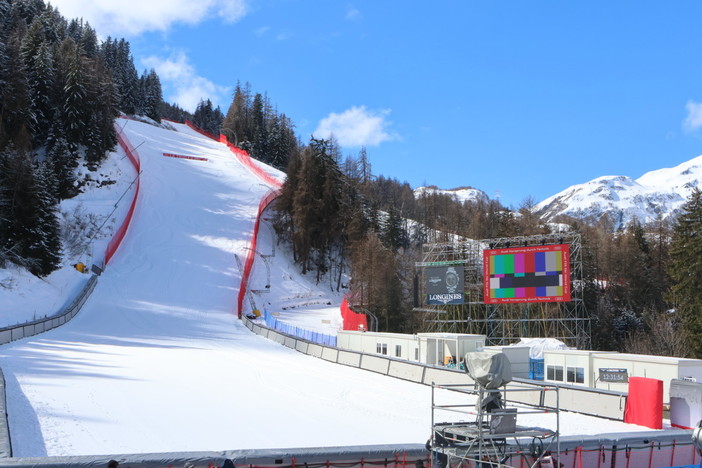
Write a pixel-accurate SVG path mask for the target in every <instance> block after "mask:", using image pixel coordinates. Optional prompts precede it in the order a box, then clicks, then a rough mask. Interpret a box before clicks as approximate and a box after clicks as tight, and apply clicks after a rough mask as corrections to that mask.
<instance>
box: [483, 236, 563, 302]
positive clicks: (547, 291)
mask: <svg viewBox="0 0 702 468" xmlns="http://www.w3.org/2000/svg"><path fill="white" fill-rule="evenodd" d="M568 301H570V246H569V245H568V244H556V245H539V246H528V247H510V248H504V249H486V250H484V251H483V302H484V303H485V304H500V303H516V302H568Z"/></svg>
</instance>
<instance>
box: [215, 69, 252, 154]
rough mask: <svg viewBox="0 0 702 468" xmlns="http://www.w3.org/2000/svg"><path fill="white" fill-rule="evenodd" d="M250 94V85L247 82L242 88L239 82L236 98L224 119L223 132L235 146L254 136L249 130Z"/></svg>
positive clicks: (235, 93)
mask: <svg viewBox="0 0 702 468" xmlns="http://www.w3.org/2000/svg"><path fill="white" fill-rule="evenodd" d="M250 96H251V90H250V85H249V84H248V83H246V86H245V87H244V88H242V87H241V85H240V84H239V82H237V84H236V89H235V90H234V98H233V100H232V103H231V105H230V106H229V109H228V110H227V116H226V117H225V118H224V120H223V121H222V134H224V135H225V136H226V137H227V139H228V140H229V141H230V142H231V143H232V144H234V145H235V146H240V145H241V144H242V143H243V142H244V141H247V140H249V139H251V137H252V135H251V134H250V131H249V114H250V103H249V100H250Z"/></svg>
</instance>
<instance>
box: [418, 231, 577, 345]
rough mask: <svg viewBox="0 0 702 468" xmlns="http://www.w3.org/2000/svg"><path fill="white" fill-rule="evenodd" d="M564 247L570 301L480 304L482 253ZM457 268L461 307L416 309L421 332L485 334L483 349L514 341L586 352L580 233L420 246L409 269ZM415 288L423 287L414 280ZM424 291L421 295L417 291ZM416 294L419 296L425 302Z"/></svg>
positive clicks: (422, 307)
mask: <svg viewBox="0 0 702 468" xmlns="http://www.w3.org/2000/svg"><path fill="white" fill-rule="evenodd" d="M547 244H568V245H569V252H570V284H571V300H570V302H527V303H509V304H485V303H484V302H483V250H485V249H502V248H509V247H522V246H523V247H529V246H540V245H547ZM443 265H462V266H463V268H464V276H463V280H464V297H465V301H464V303H463V304H456V305H422V306H421V307H417V308H415V311H416V312H418V313H421V314H422V317H423V320H422V323H423V327H422V328H423V331H425V332H442V333H472V334H479V335H485V336H486V337H487V339H486V342H487V343H486V344H488V345H495V346H502V345H508V344H512V343H514V342H515V341H518V340H519V339H520V338H556V339H558V340H560V341H563V342H564V343H565V344H566V345H568V346H570V347H576V348H578V349H590V348H591V326H590V319H589V317H588V315H587V311H586V310H585V304H584V302H583V262H582V241H581V237H580V234H576V233H556V234H544V235H536V236H521V237H505V238H496V239H483V240H472V239H465V238H462V239H456V240H454V241H452V242H444V243H434V244H424V245H423V246H422V261H421V262H417V263H416V264H415V267H416V268H417V270H418V274H419V276H420V278H421V275H422V273H423V271H424V268H425V267H431V266H443ZM418 284H419V285H420V286H419V287H420V288H424V287H425V286H424V285H425V282H424V281H421V280H420V281H418ZM423 292H425V291H423ZM425 296H426V295H425V294H421V295H420V297H425Z"/></svg>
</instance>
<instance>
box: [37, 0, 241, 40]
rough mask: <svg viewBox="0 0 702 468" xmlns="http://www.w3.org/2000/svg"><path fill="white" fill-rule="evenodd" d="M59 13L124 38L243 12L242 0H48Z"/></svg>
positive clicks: (227, 19)
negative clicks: (179, 24)
mask: <svg viewBox="0 0 702 468" xmlns="http://www.w3.org/2000/svg"><path fill="white" fill-rule="evenodd" d="M51 4H52V5H53V6H54V7H57V8H58V9H59V11H60V12H61V14H62V15H63V16H64V17H66V18H68V19H72V18H83V19H84V20H86V21H88V22H89V23H90V25H91V26H92V27H93V28H95V29H96V30H97V31H98V33H99V34H100V35H105V36H108V35H110V36H114V37H124V36H129V35H138V34H141V33H143V32H147V31H166V30H168V29H169V28H170V27H171V26H172V25H173V24H174V23H185V24H197V23H200V22H202V21H204V20H206V19H208V18H211V17H214V16H218V17H220V18H222V19H223V20H224V21H225V22H228V23H231V22H235V21H237V20H239V19H240V18H241V17H243V16H244V15H246V12H247V7H246V0H198V1H192V0H147V1H144V0H120V1H119V2H116V1H114V0H52V1H51Z"/></svg>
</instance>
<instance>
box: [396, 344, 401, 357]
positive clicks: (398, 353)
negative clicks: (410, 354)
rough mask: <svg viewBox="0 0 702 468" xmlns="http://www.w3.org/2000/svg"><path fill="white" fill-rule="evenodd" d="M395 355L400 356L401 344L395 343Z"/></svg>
mask: <svg viewBox="0 0 702 468" xmlns="http://www.w3.org/2000/svg"><path fill="white" fill-rule="evenodd" d="M395 357H402V345H399V344H398V345H395Z"/></svg>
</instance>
